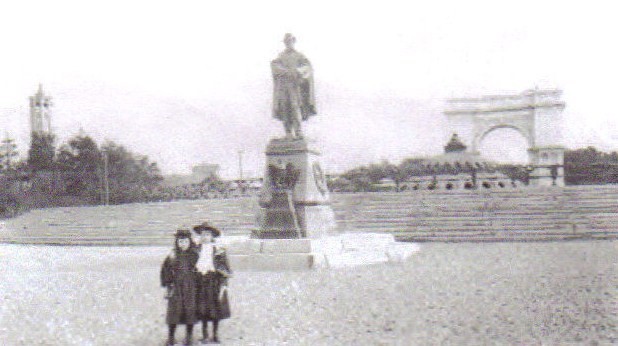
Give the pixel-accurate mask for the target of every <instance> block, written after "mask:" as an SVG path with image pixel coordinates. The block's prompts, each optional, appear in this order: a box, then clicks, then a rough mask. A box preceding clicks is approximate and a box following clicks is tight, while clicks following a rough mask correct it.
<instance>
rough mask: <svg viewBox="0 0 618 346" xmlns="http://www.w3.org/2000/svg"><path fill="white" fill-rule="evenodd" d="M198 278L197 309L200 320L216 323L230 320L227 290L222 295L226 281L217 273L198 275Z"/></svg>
mask: <svg viewBox="0 0 618 346" xmlns="http://www.w3.org/2000/svg"><path fill="white" fill-rule="evenodd" d="M198 277H199V278H198V280H197V281H198V285H197V286H198V294H197V307H198V313H199V317H200V319H202V320H206V321H215V320H223V319H226V318H230V317H231V311H230V303H229V300H228V296H227V290H225V291H224V292H223V293H222V294H221V289H222V282H223V280H225V279H224V278H222V277H221V275H220V274H218V273H216V272H208V273H206V274H198Z"/></svg>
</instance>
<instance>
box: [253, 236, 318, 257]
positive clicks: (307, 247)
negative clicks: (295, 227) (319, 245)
mask: <svg viewBox="0 0 618 346" xmlns="http://www.w3.org/2000/svg"><path fill="white" fill-rule="evenodd" d="M310 252H311V240H310V239H263V240H262V253H264V254H278V253H310Z"/></svg>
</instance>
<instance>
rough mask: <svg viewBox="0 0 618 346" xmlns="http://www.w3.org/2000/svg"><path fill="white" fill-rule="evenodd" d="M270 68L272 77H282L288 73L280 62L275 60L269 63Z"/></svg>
mask: <svg viewBox="0 0 618 346" xmlns="http://www.w3.org/2000/svg"><path fill="white" fill-rule="evenodd" d="M270 68H271V70H272V72H273V76H274V77H282V76H285V75H286V74H288V73H289V71H288V70H287V69H286V68H285V66H283V64H282V63H281V60H279V59H275V60H273V61H272V62H271V63H270Z"/></svg>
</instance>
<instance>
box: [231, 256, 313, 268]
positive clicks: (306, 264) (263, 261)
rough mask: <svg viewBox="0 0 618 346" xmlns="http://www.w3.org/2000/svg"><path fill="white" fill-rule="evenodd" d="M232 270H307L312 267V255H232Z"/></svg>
mask: <svg viewBox="0 0 618 346" xmlns="http://www.w3.org/2000/svg"><path fill="white" fill-rule="evenodd" d="M229 261H230V266H231V267H232V270H239V271H242V270H256V271H260V270H264V271H270V270H307V269H311V268H313V263H314V255H313V254H309V253H303V254H301V253H286V254H254V255H233V256H230V257H229Z"/></svg>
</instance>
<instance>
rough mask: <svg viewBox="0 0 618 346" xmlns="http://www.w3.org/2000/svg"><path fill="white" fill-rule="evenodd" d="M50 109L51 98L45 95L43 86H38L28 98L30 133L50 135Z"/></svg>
mask: <svg viewBox="0 0 618 346" xmlns="http://www.w3.org/2000/svg"><path fill="white" fill-rule="evenodd" d="M51 107H52V98H51V96H49V95H45V93H44V92H43V86H42V85H41V84H39V90H38V91H37V92H36V94H34V95H33V96H30V133H31V134H32V133H36V134H39V135H42V134H51V133H52V130H51Z"/></svg>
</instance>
